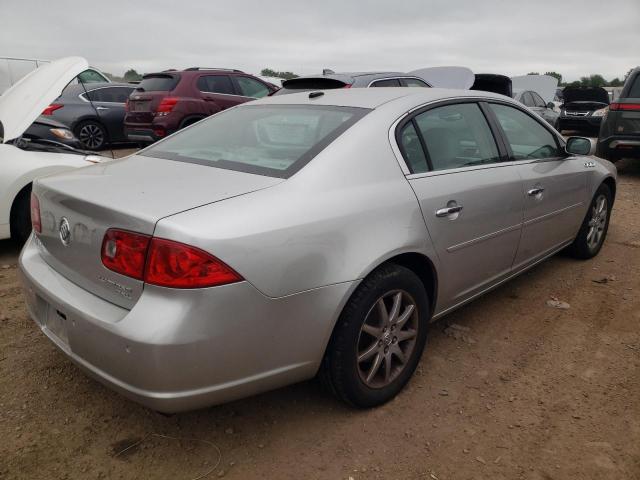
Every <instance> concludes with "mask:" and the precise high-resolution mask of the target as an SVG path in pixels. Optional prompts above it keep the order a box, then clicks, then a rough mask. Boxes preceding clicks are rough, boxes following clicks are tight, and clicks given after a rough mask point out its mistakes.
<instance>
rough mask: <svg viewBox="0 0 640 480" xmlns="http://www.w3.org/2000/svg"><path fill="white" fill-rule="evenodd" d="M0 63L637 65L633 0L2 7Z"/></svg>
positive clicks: (48, 1)
mask: <svg viewBox="0 0 640 480" xmlns="http://www.w3.org/2000/svg"><path fill="white" fill-rule="evenodd" d="M0 5H1V6H2V14H0V56H13V57H29V58H41V59H54V58H59V57H63V56H68V55H81V56H84V57H86V58H87V59H88V60H89V63H90V64H91V65H93V66H95V67H97V68H99V69H101V70H104V71H107V72H111V73H114V74H117V75H121V74H122V73H124V71H125V70H126V69H128V68H135V69H136V70H137V71H138V72H141V73H142V72H150V71H157V70H164V69H166V68H184V67H189V66H195V65H199V66H208V67H230V68H231V67H232V68H240V69H242V70H245V71H247V72H252V73H257V72H259V71H260V70H261V69H262V68H264V67H270V68H273V69H276V70H289V71H293V72H296V73H298V74H305V73H316V72H320V71H321V70H322V68H332V69H334V70H335V71H356V70H400V71H410V70H413V69H416V68H420V67H426V66H440V65H462V66H467V67H469V68H471V69H472V70H474V71H475V72H477V73H480V72H489V73H503V74H507V75H510V76H511V75H518V74H526V73H528V72H530V71H539V72H541V73H543V72H545V71H548V70H553V71H557V72H559V73H561V74H562V75H563V76H564V79H565V80H575V79H577V78H578V77H580V76H582V75H588V74H591V73H600V74H602V75H604V77H605V78H607V79H612V78H613V77H621V78H622V77H623V76H624V74H625V73H626V72H627V71H628V70H629V69H630V68H631V67H635V66H637V65H639V64H640V0H607V1H606V2H604V1H596V0H565V1H563V0H559V1H547V0H538V1H533V0H511V1H499V0H448V1H447V0H442V1H440V0H435V1H430V0H384V1H380V0H367V1H364V0H361V1H359V2H355V1H348V0H342V1H338V0H322V1H318V2H307V1H300V0H297V1H293V0H285V1H278V0H271V1H265V0H241V1H234V0H226V1H224V2H222V1H215V0H208V1H205V0H169V1H165V0H154V1H145V0H137V1H124V0H108V1H102V2H95V1H92V0H84V1H83V0H80V1H79V0H74V1H69V0H55V1H54V0H0Z"/></svg>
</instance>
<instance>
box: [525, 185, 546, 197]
mask: <svg viewBox="0 0 640 480" xmlns="http://www.w3.org/2000/svg"><path fill="white" fill-rule="evenodd" d="M542 192H544V188H542V187H536V188H532V189H531V190H529V191H528V192H527V194H528V195H529V196H530V197H535V196H536V195H539V194H541V193H542Z"/></svg>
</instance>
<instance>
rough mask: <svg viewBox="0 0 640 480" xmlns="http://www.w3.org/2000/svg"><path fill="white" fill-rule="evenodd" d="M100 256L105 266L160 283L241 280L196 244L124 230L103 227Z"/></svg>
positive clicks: (208, 283)
mask: <svg viewBox="0 0 640 480" xmlns="http://www.w3.org/2000/svg"><path fill="white" fill-rule="evenodd" d="M101 256H102V263H103V264H104V266H105V267H107V268H108V269H109V270H113V271H114V272H117V273H120V274H122V275H126V276H128V277H132V278H135V279H138V280H143V281H144V282H145V283H149V284H152V285H159V286H162V287H170V288H204V287H214V286H218V285H226V284H228V283H234V282H239V281H241V280H242V277H241V276H240V275H239V274H238V273H236V272H235V271H234V270H233V269H232V268H231V267H229V266H228V265H226V264H225V263H224V262H222V261H220V260H218V259H217V258H216V257H214V256H213V255H211V254H209V253H207V252H205V251H203V250H200V249H199V248H196V247H192V246H190V245H186V244H184V243H180V242H174V241H172V240H165V239H163V238H152V237H150V236H148V235H142V234H140V233H134V232H128V231H126V230H117V229H109V230H107V233H106V234H105V236H104V239H103V241H102V253H101Z"/></svg>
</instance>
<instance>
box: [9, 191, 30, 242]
mask: <svg viewBox="0 0 640 480" xmlns="http://www.w3.org/2000/svg"><path fill="white" fill-rule="evenodd" d="M30 202H31V185H29V186H27V187H25V188H23V189H22V190H21V191H20V193H18V196H17V197H16V198H15V200H14V201H13V205H12V206H11V219H10V222H11V238H13V239H14V240H17V241H18V242H20V243H24V242H26V240H27V238H29V235H30V234H31V206H30Z"/></svg>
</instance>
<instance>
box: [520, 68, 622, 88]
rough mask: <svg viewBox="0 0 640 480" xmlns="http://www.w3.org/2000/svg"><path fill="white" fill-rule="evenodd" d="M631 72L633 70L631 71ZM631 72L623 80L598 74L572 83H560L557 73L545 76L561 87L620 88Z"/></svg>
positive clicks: (560, 77) (547, 73)
mask: <svg viewBox="0 0 640 480" xmlns="http://www.w3.org/2000/svg"><path fill="white" fill-rule="evenodd" d="M631 70H633V69H631ZM631 70H629V71H628V72H627V74H626V75H625V76H624V78H623V79H622V80H621V79H620V78H619V77H616V78H614V79H612V80H606V79H605V78H604V77H603V76H602V75H600V74H599V73H592V74H591V75H588V76H584V77H580V80H574V81H573V82H564V83H563V82H562V75H561V74H559V73H558V72H545V73H544V74H545V75H549V76H550V77H555V78H557V79H558V85H559V86H561V87H621V86H623V85H624V81H625V80H626V79H627V77H628V76H629V74H630V73H631ZM527 75H540V73H538V72H529V73H528V74H527Z"/></svg>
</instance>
